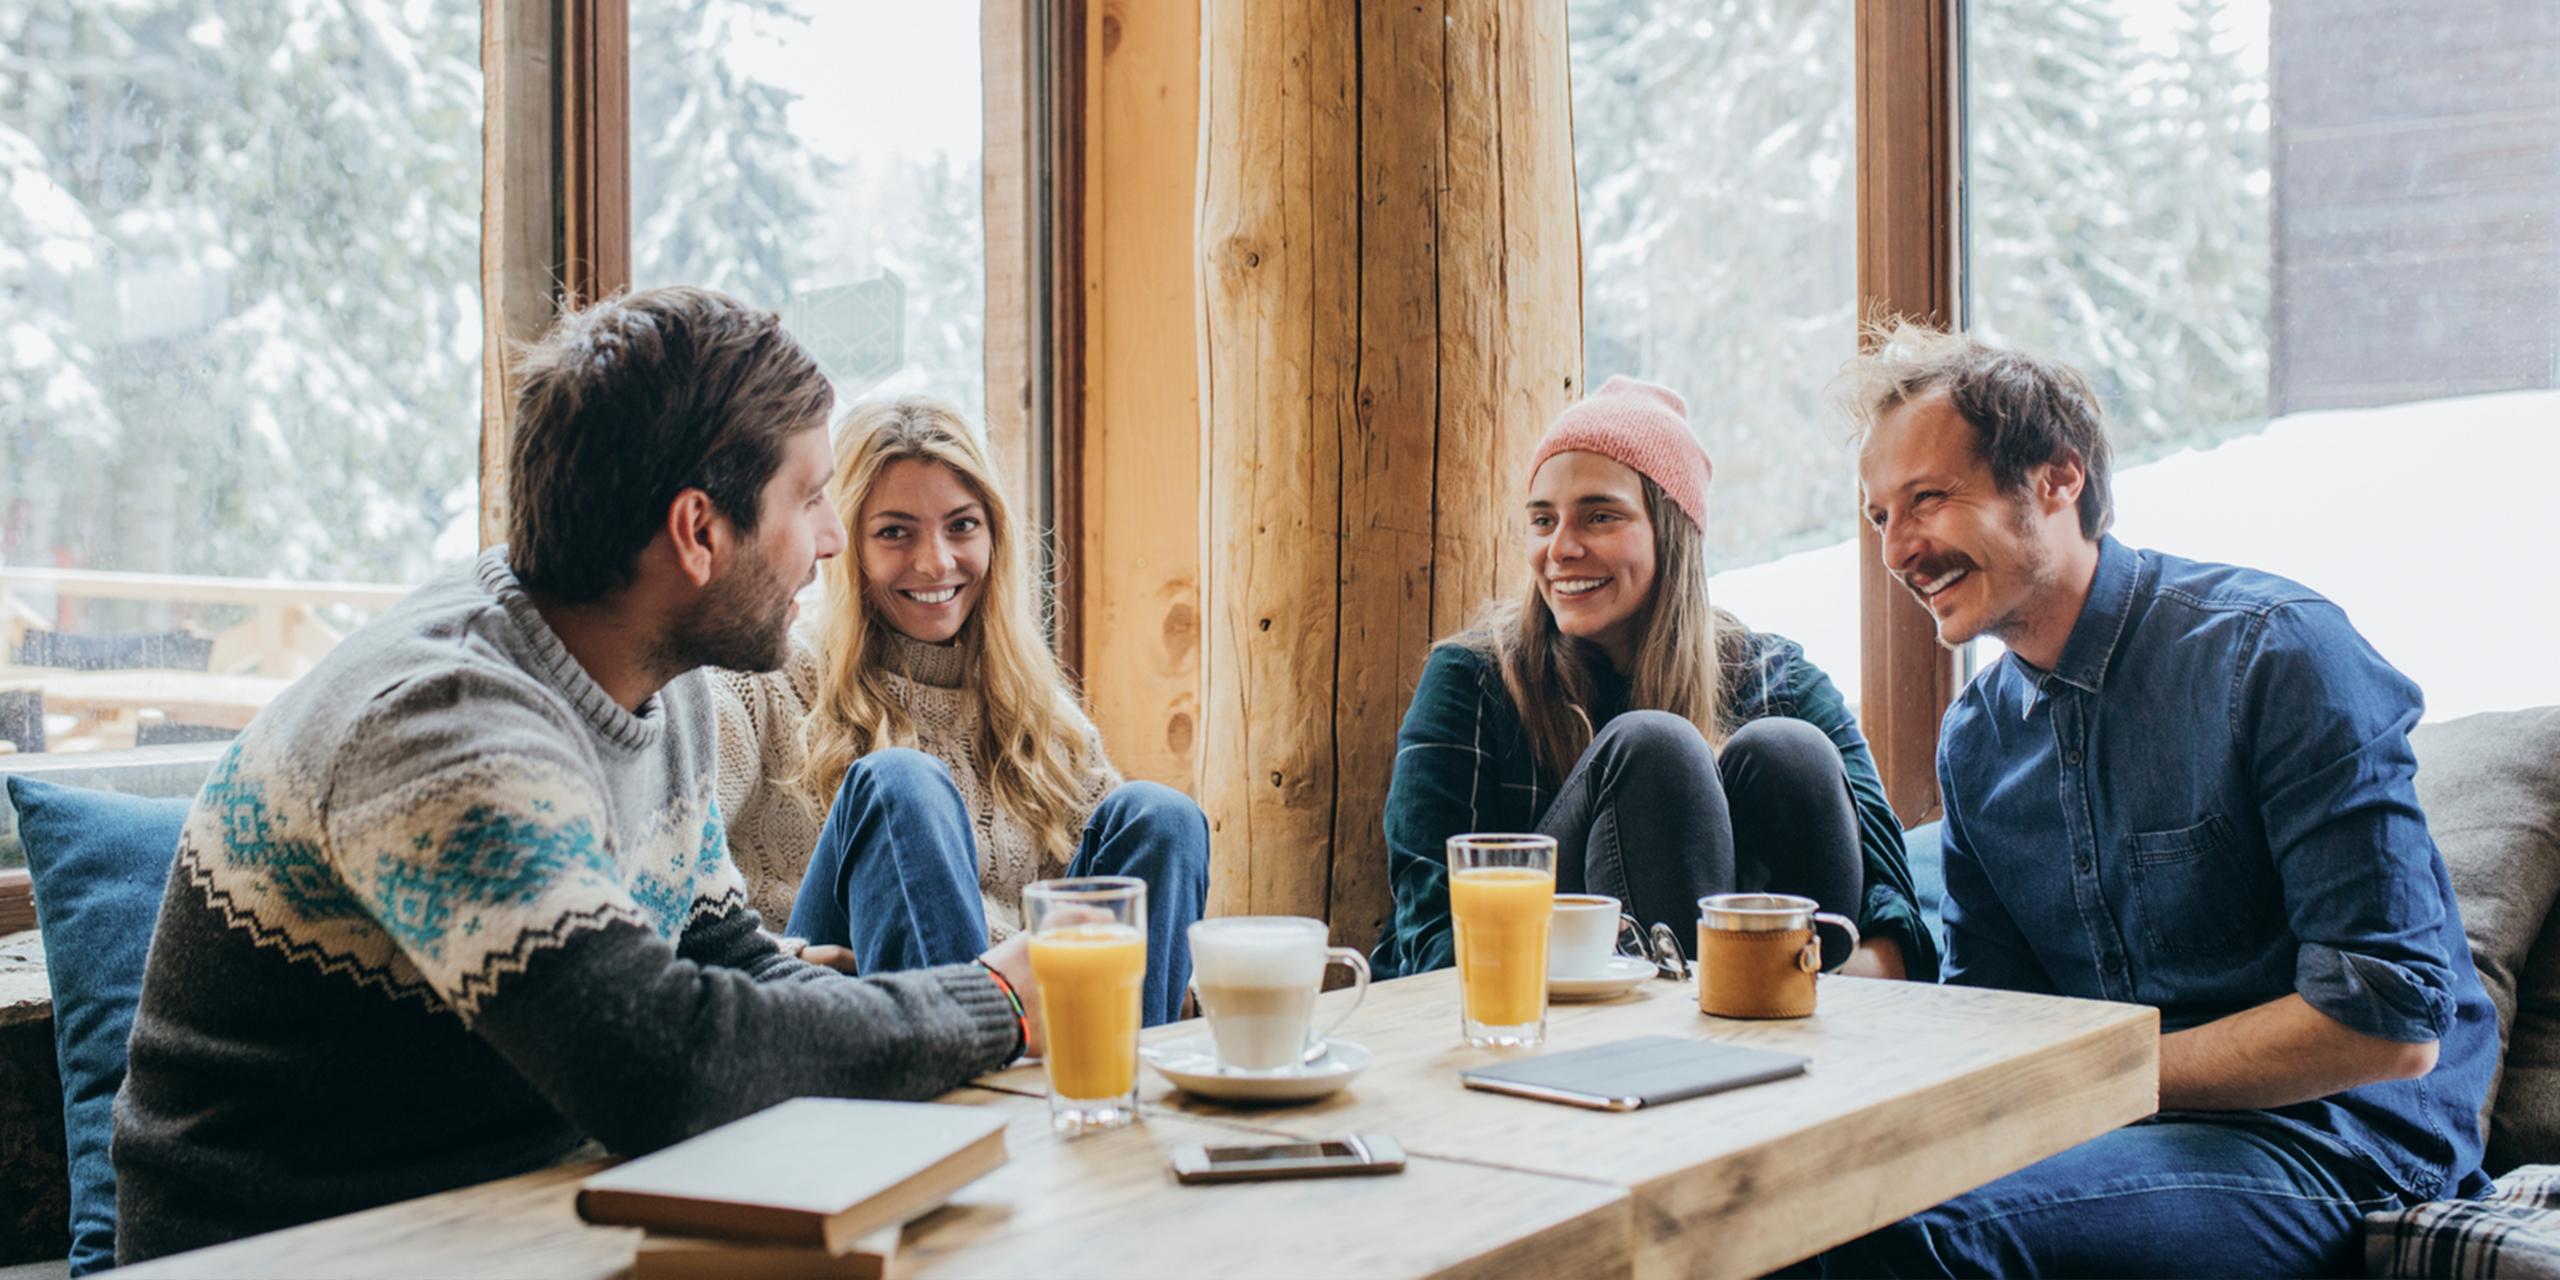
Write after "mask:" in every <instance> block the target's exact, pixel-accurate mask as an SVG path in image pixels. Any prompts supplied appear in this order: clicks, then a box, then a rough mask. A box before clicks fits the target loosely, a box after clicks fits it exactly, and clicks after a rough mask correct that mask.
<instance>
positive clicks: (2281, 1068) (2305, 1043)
mask: <svg viewBox="0 0 2560 1280" xmlns="http://www.w3.org/2000/svg"><path fill="white" fill-rule="evenodd" d="M2435 1061H2436V1047H2435V1045H2434V1043H2432V1042H2429V1043H2426V1044H2404V1043H2402V1042H2400V1041H2397V1040H2384V1039H2380V1038H2378V1037H2375V1036H2369V1035H2366V1034H2364V1033H2363V1032H2361V1031H2353V1030H2350V1029H2348V1028H2347V1027H2346V1026H2345V1025H2343V1024H2341V1023H2339V1022H2338V1021H2337V1020H2336V1019H2334V1018H2331V1017H2330V1016H2329V1015H2327V1014H2325V1013H2322V1012H2320V1011H2319V1010H2317V1009H2314V1008H2312V1007H2311V1005H2310V1003H2309V1002H2308V1001H2306V1000H2304V999H2303V998H2302V997H2301V996H2298V995H2295V996H2286V997H2284V998H2283V999H2280V1000H2271V1001H2269V1002H2267V1003H2265V1004H2262V1005H2259V1006H2258V1007H2256V1008H2254V1009H2244V1010H2242V1011H2241V1012H2239V1013H2235V1014H2232V1015H2231V1016H2229V1017H2227V1018H2218V1019H2216V1020H2214V1021H2212V1022H2208V1023H2206V1024H2204V1025H2203V1026H2200V1027H2190V1028H2188V1029H2187V1030H2185V1031H2175V1032H2171V1033H2170V1034H2168V1035H2165V1036H2162V1037H2160V1106H2161V1109H2163V1110H2183V1111H2241V1110H2248V1109H2252V1108H2260V1107H2281V1106H2286V1105H2289V1104H2292V1103H2296V1102H2308V1101H2310V1100H2311V1099H2313V1098H2325V1097H2327V1096H2329V1095H2330V1094H2333V1093H2343V1092H2345V1091H2346V1090H2349V1089H2353V1088H2357V1087H2359V1086H2362V1085H2368V1084H2372V1083H2375V1082H2376V1081H2381V1080H2405V1079H2409V1078H2411V1077H2413V1076H2421V1075H2425V1074H2426V1073H2427V1072H2428V1071H2429V1070H2430V1069H2432V1068H2433V1067H2434V1066H2435Z"/></svg>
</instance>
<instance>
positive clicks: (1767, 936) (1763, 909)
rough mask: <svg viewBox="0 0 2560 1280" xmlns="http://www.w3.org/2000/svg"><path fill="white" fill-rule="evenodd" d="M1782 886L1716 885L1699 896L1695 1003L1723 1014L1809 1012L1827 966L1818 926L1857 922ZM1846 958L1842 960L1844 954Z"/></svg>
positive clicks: (1852, 940) (1854, 939)
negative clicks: (1720, 889)
mask: <svg viewBox="0 0 2560 1280" xmlns="http://www.w3.org/2000/svg"><path fill="white" fill-rule="evenodd" d="M1820 906H1821V904H1819V903H1817V902H1815V901H1814V900H1813V899H1811V898H1804V897H1798V896H1796V895H1794V894H1787V893H1719V894H1711V895H1709V896H1707V897H1704V898H1700V899H1698V1011H1699V1012H1700V1013H1707V1014H1713V1015H1715V1016H1717V1017H1722V1018H1802V1017H1807V1016H1810V1015H1811V1014H1812V1013H1813V1007H1814V998H1815V979H1816V978H1817V977H1818V976H1819V975H1820V974H1821V973H1822V972H1824V970H1823V967H1822V942H1821V938H1820V935H1819V931H1820V928H1821V927H1822V926H1825V925H1828V926H1831V927H1832V928H1836V929H1839V930H1841V931H1843V932H1845V933H1847V934H1848V935H1849V944H1848V946H1846V947H1844V948H1842V949H1841V955H1842V956H1843V957H1844V958H1845V957H1847V956H1849V955H1853V954H1855V953H1856V951H1857V948H1858V926H1857V925H1855V924H1853V923H1851V922H1850V921H1849V920H1848V919H1847V918H1846V917H1844V916H1839V915H1834V914H1832V913H1831V912H1828V911H1823V910H1821V909H1820ZM1844 962H1845V961H1844Z"/></svg>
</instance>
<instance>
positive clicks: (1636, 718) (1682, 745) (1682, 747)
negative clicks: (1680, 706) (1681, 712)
mask: <svg viewBox="0 0 2560 1280" xmlns="http://www.w3.org/2000/svg"><path fill="white" fill-rule="evenodd" d="M1591 741H1592V744H1593V745H1595V746H1598V745H1602V744H1606V745H1607V746H1608V747H1610V748H1611V749H1614V750H1617V751H1621V752H1626V753H1630V754H1634V755H1642V756H1658V755H1698V756H1703V755H1706V754H1707V738H1706V735H1705V734H1702V733H1700V732H1698V726H1696V725H1694V724H1691V723H1689V722H1688V721H1686V720H1683V719H1681V718H1680V717H1678V716H1675V715H1673V714H1671V713H1670V712H1668V711H1628V712H1622V713H1620V714H1619V715H1618V717H1617V718H1616V719H1613V720H1611V721H1610V722H1609V723H1607V724H1605V725H1602V726H1601V727H1600V732H1599V733H1598V734H1596V735H1594V736H1593V738H1592V739H1591Z"/></svg>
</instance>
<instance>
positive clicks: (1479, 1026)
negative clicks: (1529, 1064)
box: [1449, 835, 1556, 1048]
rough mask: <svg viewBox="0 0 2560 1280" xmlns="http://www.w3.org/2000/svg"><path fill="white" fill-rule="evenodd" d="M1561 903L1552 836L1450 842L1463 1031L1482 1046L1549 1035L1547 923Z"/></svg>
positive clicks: (1514, 1044)
mask: <svg viewBox="0 0 2560 1280" xmlns="http://www.w3.org/2000/svg"><path fill="white" fill-rule="evenodd" d="M1555 900H1556V842H1555V841H1554V839H1552V838H1551V837H1548V836H1505V835H1464V836H1451V837H1449V918H1450V921H1451V924H1452V927H1453V929H1454V930H1455V932H1456V935H1457V943H1458V986H1459V990H1460V994H1461V998H1460V1000H1459V1010H1458V1028H1459V1033H1460V1034H1461V1035H1464V1036H1465V1037H1466V1039H1467V1043H1468V1044H1471V1045H1474V1046H1476V1047H1478V1048H1494V1047H1502V1048H1525V1047H1527V1046H1530V1045H1534V1044H1537V1043H1539V1042H1540V1041H1543V1040H1545V1039H1546V1038H1547V925H1548V921H1549V919H1550V918H1551V917H1552V915H1553V914H1554V910H1555Z"/></svg>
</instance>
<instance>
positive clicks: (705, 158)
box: [631, 0, 986, 423]
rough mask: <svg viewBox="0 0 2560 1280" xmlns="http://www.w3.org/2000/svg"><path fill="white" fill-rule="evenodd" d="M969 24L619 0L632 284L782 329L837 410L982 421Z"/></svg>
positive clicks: (839, 2)
mask: <svg viewBox="0 0 2560 1280" xmlns="http://www.w3.org/2000/svg"><path fill="white" fill-rule="evenodd" d="M980 94H981V74H980V60H979V6H977V5H975V4H917V3H912V0H824V2H823V3H821V2H814V0H808V2H801V3H795V2H794V0H709V2H708V3H704V2H702V0H631V153H632V154H631V188H632V190H631V210H632V212H631V223H632V226H631V237H632V249H631V263H632V282H633V283H634V284H635V285H639V286H647V285H655V284H699V285H708V286H710V287H712V288H717V289H722V290H726V291H728V292H731V293H734V294H736V295H738V296H740V297H742V298H744V299H746V300H748V301H750V302H754V303H756V304H758V305H762V306H768V307H773V308H775V309H777V310H779V311H781V312H782V313H783V318H784V320H785V322H786V323H787V324H788V325H789V326H790V328H791V331H792V332H793V334H794V335H795V336H797V337H798V338H799V339H800V340H801V342H802V343H803V344H805V345H806V346H807V347H808V348H809V349H810V352H811V354H813V355H814V356H815V357H816V358H817V360H818V361H819V363H820V365H821V366H823V367H824V368H825V369H826V371H827V375H828V377H829V378H830V379H832V380H833V381H834V383H835V387H836V397H837V402H838V404H839V405H840V406H841V405H843V404H847V403H850V402H852V401H854V400H856V399H860V398H862V397H864V396H868V395H887V394H899V393H906V392H927V393H930V394H933V395H938V396H942V397H944V398H946V399H950V400H952V401H955V402H957V403H958V404H959V405H960V406H961V408H962V409H963V410H964V411H965V412H966V413H967V414H968V415H969V417H970V419H971V420H972V421H975V422H980V423H983V422H984V420H985V381H986V374H985V368H986V366H985V329H986V262H985V256H986V255H985V248H984V240H983V234H984V232H983V228H984V226H985V220H984V212H983V210H984V202H983V197H982V181H981V177H980V171H981V161H980V152H981V149H982V144H981V141H980V138H981V134H980V128H979V118H980V110H981V108H980Z"/></svg>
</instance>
